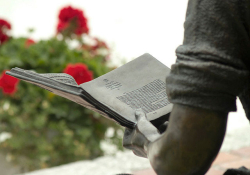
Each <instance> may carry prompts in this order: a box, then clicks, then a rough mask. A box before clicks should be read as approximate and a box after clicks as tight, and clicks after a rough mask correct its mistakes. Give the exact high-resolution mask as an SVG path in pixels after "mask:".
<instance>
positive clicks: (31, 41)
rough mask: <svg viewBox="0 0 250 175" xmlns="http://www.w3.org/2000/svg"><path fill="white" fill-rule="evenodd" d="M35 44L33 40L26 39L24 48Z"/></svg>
mask: <svg viewBox="0 0 250 175" xmlns="http://www.w3.org/2000/svg"><path fill="white" fill-rule="evenodd" d="M35 43H36V42H35V41H34V40H32V39H29V38H28V39H27V40H26V41H25V46H26V47H29V46H30V45H32V44H35Z"/></svg>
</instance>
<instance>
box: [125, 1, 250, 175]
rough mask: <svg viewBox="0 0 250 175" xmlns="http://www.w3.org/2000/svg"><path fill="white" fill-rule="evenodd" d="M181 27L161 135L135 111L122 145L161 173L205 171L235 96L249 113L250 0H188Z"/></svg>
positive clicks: (191, 174)
mask: <svg viewBox="0 0 250 175" xmlns="http://www.w3.org/2000/svg"><path fill="white" fill-rule="evenodd" d="M184 27H185V35H184V41H183V45H181V46H179V47H178V48H177V50H176V54H177V61H176V63H175V64H174V65H173V66H172V70H171V73H170V75H169V76H168V77H167V81H166V82H167V85H168V86H167V94H168V96H169V97H170V101H171V102H172V103H174V107H173V111H172V113H171V116H170V121H169V124H168V128H167V130H166V132H164V133H163V134H162V135H161V136H160V135H159V133H157V131H156V130H155V128H154V127H153V126H152V125H151V124H150V123H149V122H147V120H146V117H145V115H144V114H143V113H141V112H137V114H136V116H137V119H138V123H137V127H136V128H135V129H134V130H127V131H126V132H125V136H124V142H123V144H124V146H125V147H126V148H129V149H132V150H133V152H134V153H135V154H136V155H139V156H142V157H148V158H149V161H150V162H151V165H152V167H153V168H154V170H155V171H156V172H157V174H159V175H201V174H205V173H206V172H207V170H208V169H209V168H210V166H211V164H212V162H213V160H214V159H215V157H216V155H217V154H218V152H219V150H220V147H221V144H222V141H223V138H224V135H225V130H226V125H227V116H228V112H230V111H235V110H236V105H235V100H236V97H237V96H239V97H240V99H241V102H242V103H243V107H244V109H245V111H246V114H247V117H248V119H250V113H249V109H250V108H249V105H250V102H249V98H250V96H249V94H250V93H249V92H250V91H249V75H250V74H249V70H250V1H249V0H241V1H237V0H222V1H219V0H189V3H188V9H187V16H186V21H185V25H184ZM149 130H151V131H152V133H154V134H152V133H151V132H149ZM235 172H236V174H237V172H238V174H240V173H239V171H237V170H236V171H235ZM246 173H249V171H248V172H247V170H246ZM225 174H230V171H229V172H226V173H225Z"/></svg>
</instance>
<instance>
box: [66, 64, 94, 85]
mask: <svg viewBox="0 0 250 175" xmlns="http://www.w3.org/2000/svg"><path fill="white" fill-rule="evenodd" d="M63 72H64V73H66V74H69V75H71V76H72V77H73V78H74V79H75V80H76V82H77V84H78V85H79V84H82V83H85V82H88V81H91V80H92V79H93V73H92V72H91V71H90V70H88V67H87V66H86V65H85V64H82V63H77V64H74V65H73V64H68V65H67V67H66V68H65V69H64V71H63Z"/></svg>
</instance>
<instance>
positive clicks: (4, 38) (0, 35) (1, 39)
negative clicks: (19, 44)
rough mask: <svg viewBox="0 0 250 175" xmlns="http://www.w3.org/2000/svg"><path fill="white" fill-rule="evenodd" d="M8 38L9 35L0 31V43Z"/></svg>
mask: <svg viewBox="0 0 250 175" xmlns="http://www.w3.org/2000/svg"><path fill="white" fill-rule="evenodd" d="M8 39H9V37H8V36H7V35H5V34H3V33H2V32H1V31H0V44H2V43H4V42H5V41H8Z"/></svg>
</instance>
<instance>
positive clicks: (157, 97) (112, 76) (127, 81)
mask: <svg viewBox="0 0 250 175" xmlns="http://www.w3.org/2000/svg"><path fill="white" fill-rule="evenodd" d="M169 72H170V69H169V68H168V67H166V66H165V65H163V64H162V63H161V62H159V61H158V60H157V59H155V58H154V57H152V56H151V55H149V54H144V55H142V56H140V57H138V58H136V59H134V60H133V61H131V62H129V63H127V64H125V65H123V66H121V67H119V68H117V69H115V70H113V71H111V72H109V73H107V74H105V75H103V76H100V77H98V78H96V79H94V80H92V81H89V82H86V83H83V84H80V85H78V84H77V83H76V81H75V80H74V78H73V77H72V76H70V75H68V74H65V73H48V74H38V73H35V72H33V71H29V70H23V69H20V68H13V69H11V70H10V71H8V72H6V74H8V75H11V76H13V77H16V78H18V79H21V80H24V81H26V82H29V83H32V84H35V85H37V86H39V87H41V88H44V89H46V90H48V91H51V92H52V93H54V94H57V95H59V96H62V97H64V98H67V99H69V100H71V101H73V102H76V103H78V104H80V105H82V106H84V107H86V108H89V109H91V110H93V111H96V112H98V113H100V114H101V115H103V116H104V117H107V118H109V119H112V120H115V121H116V122H117V123H119V124H120V125H122V126H125V127H128V128H133V127H134V126H135V124H136V119H135V110H136V109H139V108H140V109H142V110H143V111H144V112H145V113H146V115H147V118H148V119H149V121H151V123H152V124H154V125H155V126H156V127H157V128H158V127H159V126H160V125H161V124H163V123H164V122H165V121H167V120H168V118H169V114H170V112H171V110H172V104H171V103H170V102H169V101H168V97H167V94H166V85H165V78H166V76H167V75H168V74H169Z"/></svg>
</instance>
